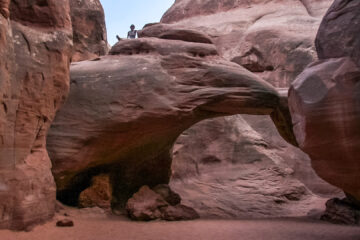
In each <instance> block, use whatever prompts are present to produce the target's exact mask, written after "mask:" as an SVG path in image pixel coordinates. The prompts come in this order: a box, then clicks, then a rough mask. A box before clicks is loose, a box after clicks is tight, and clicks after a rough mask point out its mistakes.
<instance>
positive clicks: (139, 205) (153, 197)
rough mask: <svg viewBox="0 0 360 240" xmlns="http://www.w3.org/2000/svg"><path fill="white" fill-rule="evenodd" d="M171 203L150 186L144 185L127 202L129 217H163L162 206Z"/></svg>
mask: <svg viewBox="0 0 360 240" xmlns="http://www.w3.org/2000/svg"><path fill="white" fill-rule="evenodd" d="M168 205H169V204H168V203H167V202H166V201H165V200H164V199H163V198H162V197H161V196H160V195H159V194H157V193H155V192H154V191H152V190H151V189H150V188H149V187H148V186H143V187H141V188H140V189H139V191H138V192H137V193H135V194H134V195H133V196H132V198H130V199H129V200H128V202H127V204H126V211H127V212H128V214H129V217H130V218H131V219H133V220H137V221H150V220H155V219H160V218H161V217H162V210H161V209H162V208H165V207H167V206H168Z"/></svg>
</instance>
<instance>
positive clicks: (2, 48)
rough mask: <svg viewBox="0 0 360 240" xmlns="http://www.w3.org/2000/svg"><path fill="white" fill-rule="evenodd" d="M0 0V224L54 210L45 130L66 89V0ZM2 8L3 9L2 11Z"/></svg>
mask: <svg viewBox="0 0 360 240" xmlns="http://www.w3.org/2000/svg"><path fill="white" fill-rule="evenodd" d="M8 4H9V1H4V0H2V1H0V9H1V14H0V59H1V60H0V105H1V108H0V216H1V217H0V228H11V229H24V228H26V227H27V226H29V225H31V224H36V223H39V222H42V221H44V220H47V219H49V218H50V217H51V216H52V215H53V214H54V211H55V183H54V180H53V176H52V174H51V170H50V168H51V162H50V159H49V156H48V153H47V150H46V134H47V131H48V129H49V127H50V124H51V122H52V120H53V119H54V117H55V112H56V111H57V110H58V109H59V107H60V106H61V104H62V102H63V101H64V98H65V96H66V94H67V93H68V90H69V63H70V57H71V46H72V29H71V21H70V8H69V2H68V1H55V0H48V1H24V0H21V1H19V0H13V1H11V4H10V13H11V14H10V16H11V19H10V20H8V19H5V18H4V16H5V17H7V15H8V14H7V13H8V11H7V10H8V8H7V5H8ZM4 13H5V14H4Z"/></svg>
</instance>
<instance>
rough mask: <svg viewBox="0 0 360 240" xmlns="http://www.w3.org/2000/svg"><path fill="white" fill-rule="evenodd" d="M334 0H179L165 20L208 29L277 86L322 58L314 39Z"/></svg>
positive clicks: (226, 53)
mask: <svg viewBox="0 0 360 240" xmlns="http://www.w3.org/2000/svg"><path fill="white" fill-rule="evenodd" d="M331 2H332V1H331V0H319V1H309V0H302V1H293V0H277V1H265V0H256V1H243V0H235V1H219V0H204V1H191V0H178V1H176V2H175V4H174V5H173V6H172V7H171V8H170V9H169V10H168V11H167V13H165V14H164V16H163V18H162V20H161V22H162V23H172V25H174V26H177V28H179V27H182V28H186V29H194V30H200V31H202V32H205V33H206V34H208V35H210V36H211V37H212V38H213V41H214V43H215V44H216V46H217V49H218V50H219V53H220V55H222V56H223V57H225V58H227V59H228V60H231V61H233V62H236V63H238V64H240V65H241V66H243V67H245V68H247V69H248V70H250V71H252V72H254V73H256V74H257V75H259V76H261V77H262V78H264V79H265V80H266V81H268V82H270V83H271V84H273V85H274V86H275V87H289V85H290V83H291V82H292V81H293V80H294V79H295V78H296V76H297V75H298V74H300V73H301V72H302V70H303V69H304V68H305V67H306V66H307V65H308V64H309V63H311V62H312V61H314V60H316V52H315V48H314V44H313V42H314V39H315V34H316V31H317V26H318V25H319V24H320V21H321V17H322V16H323V14H325V12H326V10H327V9H328V7H329V6H330V4H331Z"/></svg>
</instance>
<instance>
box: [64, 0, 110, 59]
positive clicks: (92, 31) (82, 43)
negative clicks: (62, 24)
mask: <svg viewBox="0 0 360 240" xmlns="http://www.w3.org/2000/svg"><path fill="white" fill-rule="evenodd" d="M70 7H71V21H72V26H73V31H74V32H73V35H74V48H73V56H72V61H74V62H77V61H82V60H88V59H92V58H96V57H98V56H103V55H106V54H107V52H108V51H109V49H108V43H107V36H106V25H105V15H104V10H103V8H102V6H101V3H100V1H99V0H92V1H90V0H85V1H84V0H81V1H78V0H73V1H70Z"/></svg>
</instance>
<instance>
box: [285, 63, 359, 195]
mask: <svg viewBox="0 0 360 240" xmlns="http://www.w3.org/2000/svg"><path fill="white" fill-rule="evenodd" d="M359 81H360V68H359V67H358V66H357V65H356V64H355V63H354V62H353V61H352V60H351V59H350V58H347V57H345V58H335V59H327V60H322V61H319V62H315V63H313V64H311V65H309V67H308V68H307V69H305V71H304V72H303V73H302V74H301V75H300V76H299V77H298V78H297V80H296V81H295V82H294V83H293V85H292V88H291V89H290V93H289V106H290V111H291V114H292V121H293V125H294V132H295V135H296V139H297V141H298V143H299V146H300V148H301V149H302V150H303V151H305V152H306V153H307V154H309V156H310V158H311V160H312V166H313V168H314V169H315V171H316V173H317V174H318V175H319V176H320V177H321V178H323V179H325V180H326V181H327V182H329V183H331V184H333V185H335V186H337V187H339V188H341V189H343V190H344V191H345V192H347V193H349V194H351V195H353V196H354V197H355V198H356V199H358V200H359V199H360V182H359V181H358V180H357V179H359V177H360V162H359V161H357V157H356V156H358V155H359V154H360V148H359V146H360V132H359V129H360V126H359V122H360V119H359V118H360V108H359V105H358V102H359V101H360V99H359V97H360V95H359V94H358V93H359V91H360V89H359V84H358V82H359Z"/></svg>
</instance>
